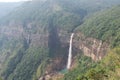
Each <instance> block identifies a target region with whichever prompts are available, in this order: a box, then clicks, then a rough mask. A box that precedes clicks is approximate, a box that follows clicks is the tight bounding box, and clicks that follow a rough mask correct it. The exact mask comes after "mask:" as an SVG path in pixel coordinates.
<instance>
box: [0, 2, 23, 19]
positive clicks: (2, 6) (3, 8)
mask: <svg viewBox="0 0 120 80" xmlns="http://www.w3.org/2000/svg"><path fill="white" fill-rule="evenodd" d="M20 4H22V3H21V2H18V3H17V2H13V3H5V2H1V3H0V18H2V17H4V16H5V15H8V13H10V12H11V11H12V10H14V9H15V8H16V7H18V6H20Z"/></svg>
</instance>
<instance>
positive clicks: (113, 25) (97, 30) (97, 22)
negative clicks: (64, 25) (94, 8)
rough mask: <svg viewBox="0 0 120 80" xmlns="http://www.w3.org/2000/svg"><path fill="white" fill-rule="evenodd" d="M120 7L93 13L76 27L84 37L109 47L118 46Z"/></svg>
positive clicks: (119, 44) (119, 42)
mask: <svg viewBox="0 0 120 80" xmlns="http://www.w3.org/2000/svg"><path fill="white" fill-rule="evenodd" d="M119 14H120V6H116V7H113V8H112V9H109V10H107V11H105V10H103V11H101V12H97V13H95V14H94V15H93V16H92V17H90V18H89V19H88V18H87V19H85V22H84V23H83V24H82V25H81V26H80V27H78V28H77V29H79V30H80V31H81V32H83V33H84V34H85V35H86V36H91V37H95V38H97V39H101V40H103V41H107V42H109V43H110V44H111V47H116V46H120V22H119V21H120V15H119Z"/></svg>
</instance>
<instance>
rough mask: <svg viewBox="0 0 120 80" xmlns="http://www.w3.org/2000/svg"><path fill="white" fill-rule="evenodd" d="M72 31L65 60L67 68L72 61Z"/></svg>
mask: <svg viewBox="0 0 120 80" xmlns="http://www.w3.org/2000/svg"><path fill="white" fill-rule="evenodd" d="M73 36H74V33H72V34H71V37H70V44H69V54H68V62H67V69H70V66H71V62H72V39H73Z"/></svg>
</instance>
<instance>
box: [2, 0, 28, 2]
mask: <svg viewBox="0 0 120 80" xmlns="http://www.w3.org/2000/svg"><path fill="white" fill-rule="evenodd" d="M19 1H28V0H0V2H19Z"/></svg>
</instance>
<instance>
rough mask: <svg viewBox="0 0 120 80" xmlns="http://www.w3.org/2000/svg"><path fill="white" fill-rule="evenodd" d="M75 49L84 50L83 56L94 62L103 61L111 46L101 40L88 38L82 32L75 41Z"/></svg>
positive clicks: (78, 33)
mask: <svg viewBox="0 0 120 80" xmlns="http://www.w3.org/2000/svg"><path fill="white" fill-rule="evenodd" d="M73 45H74V47H75V48H77V49H80V50H82V52H83V54H84V55H86V56H88V57H91V58H92V59H93V60H95V61H98V60H101V59H102V58H103V57H104V56H105V55H106V52H107V50H108V49H109V44H107V43H106V42H102V41H101V40H98V39H95V38H91V37H86V36H85V35H84V34H82V33H81V32H76V33H75V36H74V40H73Z"/></svg>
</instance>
